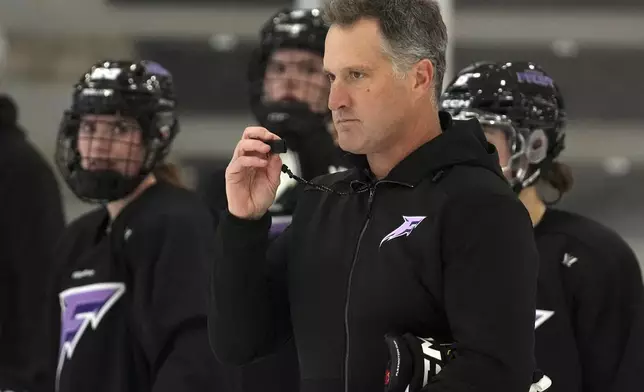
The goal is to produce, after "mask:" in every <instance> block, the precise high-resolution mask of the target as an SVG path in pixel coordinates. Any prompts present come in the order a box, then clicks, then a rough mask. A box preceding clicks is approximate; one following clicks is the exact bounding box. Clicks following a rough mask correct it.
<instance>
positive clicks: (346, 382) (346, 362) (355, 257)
mask: <svg viewBox="0 0 644 392" xmlns="http://www.w3.org/2000/svg"><path fill="white" fill-rule="evenodd" d="M377 185H378V183H375V184H374V185H372V186H371V187H370V188H369V201H368V202H367V220H365V222H364V225H363V226H362V231H360V236H359V237H358V243H357V245H356V249H355V252H354V253H353V262H352V263H351V269H350V270H349V280H348V282H347V296H346V300H345V303H344V392H349V303H350V302H351V281H352V279H353V270H354V268H355V266H356V261H357V260H358V253H359V251H360V243H361V242H362V237H363V236H364V233H365V231H367V226H369V221H370V220H371V205H372V204H373V197H374V194H375V192H376V186H377Z"/></svg>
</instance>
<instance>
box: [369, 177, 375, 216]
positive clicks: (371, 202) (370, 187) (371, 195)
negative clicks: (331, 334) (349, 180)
mask: <svg viewBox="0 0 644 392" xmlns="http://www.w3.org/2000/svg"><path fill="white" fill-rule="evenodd" d="M375 194H376V184H374V185H371V186H369V200H368V202H367V217H368V218H371V206H372V205H373V198H374V196H375Z"/></svg>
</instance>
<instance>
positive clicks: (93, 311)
mask: <svg viewBox="0 0 644 392" xmlns="http://www.w3.org/2000/svg"><path fill="white" fill-rule="evenodd" d="M123 293H125V284H123V283H95V284H90V285H87V286H81V287H74V288H71V289H67V290H65V291H63V292H61V293H60V294H59V298H60V309H61V325H60V352H59V356H58V368H57V374H56V381H57V382H56V384H58V377H60V372H61V370H62V368H63V364H64V362H65V359H70V358H71V357H72V356H73V355H74V350H75V349H76V346H77V345H78V342H79V341H80V339H81V338H82V337H83V334H84V333H85V331H86V330H87V327H89V326H91V327H92V329H96V328H97V327H98V325H99V323H100V322H101V320H102V319H103V317H105V315H106V314H107V312H108V311H109V310H110V308H111V307H112V306H113V305H114V304H115V303H116V302H117V301H118V300H119V298H121V296H123Z"/></svg>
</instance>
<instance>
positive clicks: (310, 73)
mask: <svg viewBox="0 0 644 392" xmlns="http://www.w3.org/2000/svg"><path fill="white" fill-rule="evenodd" d="M327 31H328V27H327V26H326V25H325V24H324V21H323V20H322V17H321V15H320V10H318V9H283V10H280V11H279V12H277V13H276V14H274V15H273V16H272V17H271V18H270V19H269V20H268V21H267V22H266V23H265V24H264V26H263V27H262V29H261V31H260V38H259V47H258V48H257V49H256V50H255V52H254V53H253V56H252V58H251V61H250V64H249V71H248V78H249V85H250V90H249V92H250V108H251V110H252V112H253V115H254V116H255V119H256V120H257V121H258V123H259V124H260V125H261V126H263V127H265V128H267V129H271V130H272V131H273V132H275V134H277V135H279V136H280V137H281V138H282V139H283V140H284V141H285V142H286V145H287V146H288V151H287V152H286V153H284V154H282V155H281V157H282V160H283V162H284V163H285V164H287V165H288V166H289V168H291V169H292V170H293V172H294V174H296V175H298V176H300V177H303V178H305V179H309V180H311V179H313V178H315V177H317V176H320V175H323V174H327V173H329V172H335V171H338V170H342V169H343V167H344V166H345V163H344V161H343V155H344V154H343V153H342V151H341V150H340V149H339V148H338V147H337V146H336V144H335V142H334V136H333V135H334V134H335V130H334V127H333V123H332V120H331V115H330V111H329V108H328V99H329V86H330V84H329V79H328V77H327V75H326V74H325V73H324V70H323V63H322V57H323V55H324V41H325V39H326V34H327ZM303 188H304V187H303V186H301V185H298V184H297V182H296V181H295V180H293V179H291V178H289V176H287V175H286V174H282V177H281V182H280V186H279V188H278V190H277V199H276V202H275V204H274V205H273V206H272V207H271V212H272V214H273V217H274V218H273V221H274V225H273V229H272V230H273V232H274V234H277V233H278V232H279V231H281V230H282V229H283V228H284V227H285V225H286V224H288V222H289V221H290V215H291V214H292V213H293V211H294V209H295V203H296V200H297V198H298V195H299V194H300V193H301V191H302V190H303ZM203 193H204V194H205V195H206V198H207V200H208V202H209V203H210V204H212V205H213V206H214V207H215V208H216V209H218V210H222V209H225V208H226V195H225V186H224V173H223V171H221V172H217V173H216V174H215V175H214V176H213V178H212V181H211V182H210V183H209V184H206V186H205V187H204V189H203Z"/></svg>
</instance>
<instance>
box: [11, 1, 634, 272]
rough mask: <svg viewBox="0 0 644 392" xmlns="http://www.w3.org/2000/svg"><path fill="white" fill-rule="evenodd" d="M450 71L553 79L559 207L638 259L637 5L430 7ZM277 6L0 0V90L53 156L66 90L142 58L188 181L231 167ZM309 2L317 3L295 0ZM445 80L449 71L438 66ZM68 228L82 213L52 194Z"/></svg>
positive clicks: (497, 3) (479, 4)
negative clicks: (263, 30)
mask: <svg viewBox="0 0 644 392" xmlns="http://www.w3.org/2000/svg"><path fill="white" fill-rule="evenodd" d="M440 2H441V4H442V7H443V12H444V14H445V18H446V22H447V23H448V28H449V30H450V40H451V46H452V47H451V50H450V56H451V72H453V71H455V70H457V69H460V68H461V67H463V66H464V65H466V64H467V63H470V62H472V61H475V60H506V59H509V60H531V61H535V62H537V63H540V64H541V65H542V66H543V67H544V68H545V69H546V70H547V71H548V72H549V73H550V74H551V75H552V76H553V77H554V79H555V80H556V81H557V82H558V83H559V85H560V87H561V88H562V90H563V92H564V95H565V97H566V104H567V107H568V114H569V117H570V124H569V128H568V147H567V149H566V151H565V152H564V154H563V160H564V161H565V162H567V163H569V164H570V165H571V166H572V167H573V170H574V175H575V179H576V184H575V188H574V190H573V192H572V193H571V194H570V195H569V196H567V197H566V198H565V199H564V200H563V202H562V203H561V206H562V207H565V208H568V209H571V210H574V211H579V212H583V213H585V214H588V215H589V216H591V217H594V218H596V219H598V220H599V221H601V222H603V223H605V224H607V225H609V226H611V227H613V228H614V229H615V230H616V231H618V232H619V233H620V234H622V235H623V236H624V237H625V238H626V239H627V240H628V241H629V243H630V244H631V246H633V248H634V249H635V250H636V252H637V253H638V256H639V258H640V260H644V225H642V223H644V129H643V128H644V71H642V67H643V66H644V1H642V0H613V1H611V2H608V1H605V0H539V1H533V0H484V1H483V0H451V1H447V0H446V1H440ZM293 4H294V2H293V1H292V0H291V1H285V0H1V1H0V29H2V31H3V32H4V35H5V36H6V39H7V41H8V42H9V53H8V61H7V64H6V68H7V69H6V73H5V77H4V78H3V80H2V84H1V85H0V90H2V91H3V92H6V93H8V94H11V95H12V96H13V97H14V98H15V99H16V101H17V103H18V104H19V106H20V111H21V114H20V119H21V122H22V124H23V125H24V126H25V127H26V128H27V130H28V132H29V136H30V138H31V140H32V141H33V142H34V143H35V144H36V145H37V146H38V148H39V149H40V150H41V151H42V152H43V153H44V154H45V155H46V156H47V157H48V158H49V159H51V157H52V155H53V149H54V141H55V136H56V132H57V127H58V122H59V120H60V117H61V113H62V111H63V109H64V108H65V107H66V105H68V104H69V100H70V93H71V86H72V84H73V83H74V82H75V81H76V79H77V78H78V77H79V75H80V74H81V73H82V72H83V71H85V70H86V69H87V68H88V66H89V65H91V64H92V63H94V62H95V61H97V60H99V59H101V58H112V59H118V58H146V59H151V60H155V61H158V62H160V63H161V64H163V65H165V66H166V67H167V68H168V69H169V70H170V71H172V72H173V74H174V76H175V81H176V85H177V89H178V93H179V98H180V104H181V109H182V116H183V117H182V133H181V134H180V135H179V137H178V139H177V142H176V143H175V147H174V153H173V160H174V161H175V162H176V163H178V164H180V165H181V167H182V168H183V170H184V174H185V175H186V177H187V179H188V180H189V182H190V183H191V184H192V185H193V186H197V185H198V182H199V180H200V178H203V176H204V175H207V173H209V172H211V171H212V170H213V169H215V168H218V167H221V166H223V165H225V164H226V163H227V160H228V158H229V155H230V153H231V151H232V148H233V146H234V144H235V143H236V141H237V140H238V138H239V136H240V135H241V132H242V131H243V129H244V128H245V127H246V126H247V125H251V124H253V120H252V118H251V116H250V113H249V110H248V108H247V94H246V90H247V87H246V68H247V66H246V64H247V60H248V56H249V54H250V52H251V50H252V49H253V47H254V45H255V40H256V37H257V32H258V30H259V27H260V26H261V24H262V23H263V22H264V21H265V20H266V19H267V18H268V17H269V16H270V15H271V14H272V13H274V12H275V11H276V10H277V8H279V7H280V6H289V5H293ZM295 4H297V5H300V6H305V7H313V6H316V5H318V2H317V1H315V0H312V1H306V0H302V1H295ZM448 73H449V71H448ZM62 188H63V192H64V194H65V200H66V208H67V215H68V218H69V219H72V218H74V217H76V216H77V215H79V214H80V213H82V212H84V211H86V210H87V209H89V208H92V206H89V205H85V204H82V203H81V202H79V201H77V200H76V199H75V198H74V197H73V196H72V195H71V193H69V191H68V190H67V189H66V188H65V187H64V186H62Z"/></svg>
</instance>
